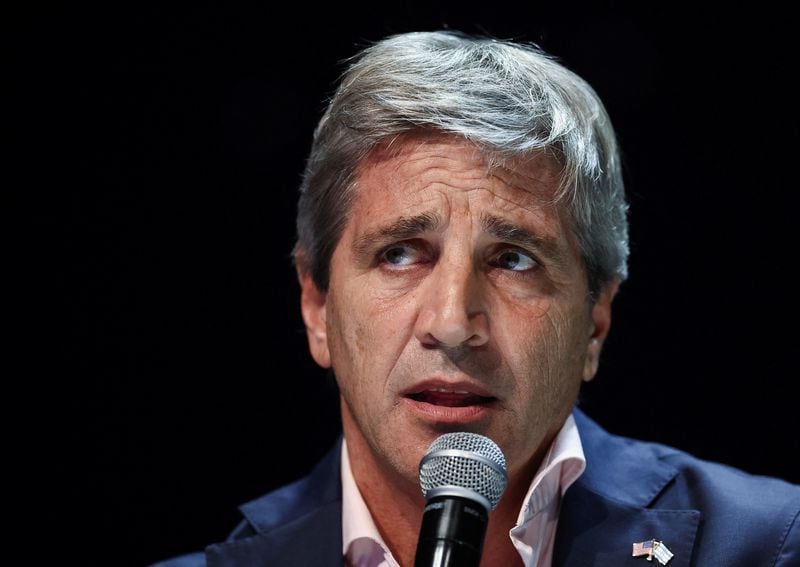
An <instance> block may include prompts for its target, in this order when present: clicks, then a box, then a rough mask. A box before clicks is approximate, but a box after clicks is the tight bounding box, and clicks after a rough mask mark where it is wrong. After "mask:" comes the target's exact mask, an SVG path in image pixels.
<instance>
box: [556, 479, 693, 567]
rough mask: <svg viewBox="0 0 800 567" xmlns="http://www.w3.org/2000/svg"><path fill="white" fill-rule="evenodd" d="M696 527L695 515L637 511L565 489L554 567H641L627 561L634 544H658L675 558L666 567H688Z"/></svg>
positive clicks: (640, 559)
mask: <svg viewBox="0 0 800 567" xmlns="http://www.w3.org/2000/svg"><path fill="white" fill-rule="evenodd" d="M699 521H700V512H698V511H696V510H658V509H648V508H637V507H633V506H628V505H625V504H622V503H620V502H617V501H614V500H611V499H609V498H605V497H603V496H600V495H597V494H594V493H593V492H590V491H589V490H587V489H586V488H585V487H584V486H581V485H577V484H576V485H575V486H573V487H572V488H570V489H569V491H568V492H567V494H566V495H565V496H564V500H563V502H562V509H561V514H560V516H559V520H558V531H557V534H556V543H555V551H554V557H553V565H554V566H558V567H601V566H602V567H606V566H608V565H614V566H615V567H617V566H619V567H626V566H630V567H636V566H637V565H638V566H639V567H645V566H649V565H653V564H655V565H658V563H647V561H646V558H645V557H632V553H631V552H632V548H633V544H634V543H635V542H641V541H647V540H651V539H657V540H660V541H663V542H664V544H665V545H666V546H667V547H668V548H669V549H670V550H671V551H672V553H673V554H674V556H673V558H672V560H671V561H670V562H669V567H687V566H688V565H690V564H691V563H690V562H691V557H692V548H693V546H694V540H695V535H696V532H697V527H698V524H699Z"/></svg>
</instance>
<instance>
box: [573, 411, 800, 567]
mask: <svg viewBox="0 0 800 567" xmlns="http://www.w3.org/2000/svg"><path fill="white" fill-rule="evenodd" d="M575 419H576V422H577V424H578V430H579V432H580V436H581V442H582V444H583V446H584V452H585V453H586V459H587V468H586V472H585V473H584V476H583V477H582V478H581V479H579V482H580V483H582V486H583V487H584V488H585V489H586V490H588V491H590V492H592V493H594V494H598V495H602V496H603V497H604V498H609V499H612V500H614V501H615V502H620V503H622V504H623V505H626V506H640V507H644V508H646V509H650V510H663V511H676V510H692V511H696V512H697V518H698V522H699V524H698V525H699V530H698V538H699V541H698V543H701V549H703V550H709V549H717V548H718V546H724V548H725V549H726V552H725V553H726V554H727V553H729V552H730V553H731V557H756V555H755V554H756V553H758V555H757V557H759V558H760V559H759V560H758V561H757V562H755V563H752V564H753V565H756V564H758V565H761V564H765V563H763V562H762V561H763V560H764V558H767V557H770V558H771V559H770V562H769V563H766V564H769V565H782V564H784V563H783V562H784V561H797V560H798V559H800V519H798V517H799V516H800V485H797V484H793V483H790V482H787V481H786V480H783V479H779V478H773V477H768V476H760V475H755V474H750V473H747V472H745V471H742V470H740V469H737V468H734V467H731V466H728V465H725V464H721V463H716V462H711V461H707V460H703V459H699V458H697V457H695V456H693V455H691V454H688V453H686V452H684V451H681V450H679V449H676V448H674V447H669V446H666V445H663V444H659V443H653V442H647V441H640V440H635V439H630V438H626V437H621V436H617V435H612V434H610V433H608V432H607V431H605V430H604V429H602V428H601V427H600V426H599V425H597V424H596V423H594V422H593V421H592V420H591V419H589V418H588V417H587V416H585V415H584V414H582V413H581V412H579V411H576V413H575Z"/></svg>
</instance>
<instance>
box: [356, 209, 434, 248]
mask: <svg viewBox="0 0 800 567" xmlns="http://www.w3.org/2000/svg"><path fill="white" fill-rule="evenodd" d="M441 225H442V217H441V216H439V215H438V214H436V213H432V212H426V213H421V214H418V215H414V216H413V217H401V218H399V219H397V220H396V221H394V222H393V223H391V224H389V225H386V226H382V227H378V228H377V229H375V230H370V231H368V232H366V233H364V234H362V235H361V236H359V237H358V239H357V240H356V241H355V243H354V244H353V249H354V251H355V253H356V255H357V256H363V255H364V254H368V253H369V251H370V250H372V249H374V248H375V246H376V245H377V246H382V245H383V243H387V244H388V243H390V242H395V241H398V240H408V239H410V238H415V237H417V236H419V235H420V234H423V233H425V232H434V231H435V230H437V229H438V228H439V227H440V226H441Z"/></svg>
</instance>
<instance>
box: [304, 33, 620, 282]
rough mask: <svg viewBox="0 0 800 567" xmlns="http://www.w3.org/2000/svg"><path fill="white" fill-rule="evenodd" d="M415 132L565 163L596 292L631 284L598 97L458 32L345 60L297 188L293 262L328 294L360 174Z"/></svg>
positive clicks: (573, 80)
mask: <svg viewBox="0 0 800 567" xmlns="http://www.w3.org/2000/svg"><path fill="white" fill-rule="evenodd" d="M417 130H433V131H437V132H443V133H447V134H454V135H458V136H461V137H463V138H465V139H467V140H469V141H471V142H472V143H474V144H475V145H476V146H477V147H479V148H480V149H481V151H482V152H483V153H484V154H485V155H486V156H487V157H488V158H489V159H490V162H491V163H497V162H498V161H500V162H502V161H505V160H506V159H509V158H514V157H524V156H525V155H526V154H530V153H531V152H534V151H545V152H549V153H550V154H552V155H554V156H555V157H556V158H557V159H558V161H559V162H560V164H561V167H562V174H561V186H560V190H559V192H558V195H557V197H556V198H557V199H566V202H567V206H568V208H569V211H570V213H571V217H572V222H573V230H574V232H575V235H576V238H577V241H578V244H579V246H580V250H581V255H582V257H583V260H584V262H585V264H586V268H587V273H588V284H589V290H590V291H591V292H592V294H593V295H594V294H595V293H597V292H598V291H599V290H600V289H602V288H603V287H604V286H605V285H606V284H608V283H610V282H612V281H615V280H619V281H622V280H624V279H625V278H626V277H627V258H628V222H627V210H628V205H627V203H626V200H625V191H624V186H623V181H622V171H621V165H620V159H619V153H618V149H617V142H616V137H615V134H614V129H613V127H612V125H611V121H610V119H609V117H608V114H607V113H606V111H605V108H604V107H603V104H602V102H601V101H600V99H599V97H598V96H597V94H596V93H595V91H594V89H592V87H591V86H590V85H589V84H588V83H587V82H586V81H584V80H583V79H582V78H580V77H579V76H577V75H576V74H575V73H573V72H572V71H570V70H569V69H567V68H566V67H564V66H563V65H562V64H560V63H558V62H557V61H556V60H555V58H554V57H553V56H551V55H549V54H547V53H545V52H544V51H542V50H541V49H540V48H539V47H538V46H536V45H532V44H522V43H513V42H510V41H503V40H498V39H494V38H483V37H472V36H467V35H465V34H462V33H460V32H451V31H445V32H441V31H440V32H414V33H406V34H400V35H394V36H391V37H388V38H386V39H384V40H382V41H379V42H377V43H375V44H373V45H371V46H369V47H367V48H366V49H364V50H363V51H361V52H360V53H359V54H357V55H355V56H354V57H353V58H351V59H350V61H349V67H348V68H347V69H346V71H345V72H344V74H343V75H342V77H341V79H340V82H339V87H338V89H337V90H336V92H335V93H334V95H333V97H332V98H331V100H330V102H329V104H328V107H327V110H326V112H325V114H324V115H323V117H322V119H321V120H320V122H319V124H318V126H317V128H316V130H315V132H314V142H313V144H312V148H311V153H310V155H309V158H308V160H307V163H306V168H305V172H304V175H303V181H302V184H301V187H300V200H299V202H298V213H297V233H298V240H297V244H296V246H295V250H294V254H295V260H296V261H297V262H298V265H299V267H300V269H301V270H304V271H307V272H310V274H311V277H312V279H313V281H314V283H315V284H316V286H317V287H318V288H319V289H320V290H322V291H326V290H327V288H328V279H329V276H330V261H331V257H332V255H333V251H334V248H335V247H336V244H337V243H338V241H339V238H340V237H341V234H342V231H343V230H344V227H345V224H346V222H347V218H348V214H349V211H350V205H351V202H352V199H353V195H354V192H355V181H356V180H355V174H356V169H357V166H358V164H359V163H360V162H361V160H363V159H364V158H365V157H366V156H367V154H368V153H369V152H370V151H371V150H372V149H373V148H375V147H376V145H378V144H379V143H381V142H384V141H387V140H391V139H392V138H394V137H396V136H399V135H402V134H405V133H408V132H413V131H417Z"/></svg>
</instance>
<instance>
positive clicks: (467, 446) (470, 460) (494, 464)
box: [419, 431, 508, 512]
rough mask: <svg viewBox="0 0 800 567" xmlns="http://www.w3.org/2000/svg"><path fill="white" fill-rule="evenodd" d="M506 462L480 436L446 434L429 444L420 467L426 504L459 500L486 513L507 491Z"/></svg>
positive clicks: (501, 455) (487, 441)
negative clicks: (438, 499) (466, 500)
mask: <svg viewBox="0 0 800 567" xmlns="http://www.w3.org/2000/svg"><path fill="white" fill-rule="evenodd" d="M507 481H508V474H507V472H506V458H505V456H504V455H503V452H502V451H501V450H500V447H498V446H497V444H496V443H495V442H494V441H492V440H491V439H489V438H488V437H484V436H483V435H478V434H477V433H467V432H463V431H459V432H455V433H445V434H444V435H442V436H440V437H438V438H437V439H436V440H434V442H433V443H431V446H430V448H428V452H427V453H425V456H424V457H422V461H420V464H419V482H420V486H421V487H422V494H423V495H424V496H425V498H426V500H430V499H431V498H434V497H436V496H444V495H449V496H460V497H462V498H469V499H471V500H475V501H477V502H479V503H480V504H482V505H483V507H484V508H486V511H487V512H489V511H491V510H493V509H494V508H495V506H497V503H498V502H500V497H501V496H502V495H503V491H505V489H506V483H507Z"/></svg>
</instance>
